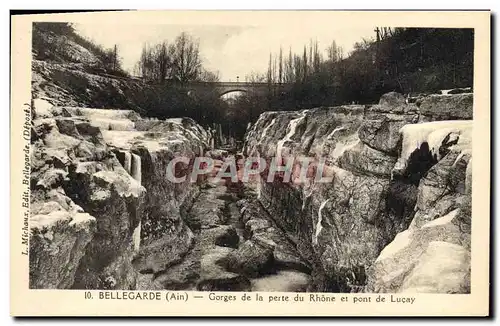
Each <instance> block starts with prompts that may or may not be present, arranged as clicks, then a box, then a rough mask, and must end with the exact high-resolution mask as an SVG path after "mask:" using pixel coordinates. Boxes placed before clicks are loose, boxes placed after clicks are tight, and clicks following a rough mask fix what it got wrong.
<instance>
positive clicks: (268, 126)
mask: <svg viewBox="0 0 500 326" xmlns="http://www.w3.org/2000/svg"><path fill="white" fill-rule="evenodd" d="M275 123H276V118H274V119H273V120H271V123H270V124H268V125H267V126H266V127H265V128H264V130H263V131H262V134H261V135H260V139H261V140H262V139H264V138H265V137H266V134H267V131H268V130H269V128H271V127H272V126H273V125H274V124H275Z"/></svg>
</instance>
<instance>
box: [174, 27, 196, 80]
mask: <svg viewBox="0 0 500 326" xmlns="http://www.w3.org/2000/svg"><path fill="white" fill-rule="evenodd" d="M173 48H174V61H173V66H174V71H173V75H174V77H175V78H177V79H178V80H179V81H180V82H181V83H186V82H189V81H191V80H196V79H197V78H198V75H199V74H200V71H201V58H200V49H199V41H197V40H194V39H193V38H192V37H191V36H190V35H189V34H187V33H185V32H182V33H181V34H180V35H179V36H177V38H176V39H175V42H174V45H173Z"/></svg>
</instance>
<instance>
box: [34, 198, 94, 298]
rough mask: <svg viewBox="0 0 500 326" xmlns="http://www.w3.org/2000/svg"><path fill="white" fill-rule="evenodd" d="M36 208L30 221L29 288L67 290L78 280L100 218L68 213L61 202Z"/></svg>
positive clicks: (48, 203) (76, 212)
mask: <svg viewBox="0 0 500 326" xmlns="http://www.w3.org/2000/svg"><path fill="white" fill-rule="evenodd" d="M34 209H35V212H34V213H33V215H32V217H31V221H30V230H31V235H30V242H29V243H30V249H29V253H30V264H29V269H30V271H29V287H30V288H31V289H67V288H70V287H71V286H72V285H73V283H74V280H75V274H76V272H77V269H78V266H79V264H80V261H81V259H82V257H83V255H84V254H85V247H86V246H87V245H88V244H89V243H90V242H91V241H92V239H93V237H94V235H95V232H96V219H95V218H94V217H93V216H91V215H89V214H87V213H84V212H82V211H80V212H78V211H76V210H74V211H69V212H68V211H66V210H65V209H64V208H63V207H62V206H61V205H60V204H58V203H57V202H46V203H45V204H44V205H43V207H40V208H39V209H36V208H34Z"/></svg>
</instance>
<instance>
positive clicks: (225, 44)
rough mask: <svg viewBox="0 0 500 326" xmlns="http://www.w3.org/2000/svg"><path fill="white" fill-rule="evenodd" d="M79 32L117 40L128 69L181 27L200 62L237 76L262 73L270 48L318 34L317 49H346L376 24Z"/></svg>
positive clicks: (86, 26) (294, 45)
mask: <svg viewBox="0 0 500 326" xmlns="http://www.w3.org/2000/svg"><path fill="white" fill-rule="evenodd" d="M75 27H76V30H77V32H79V33H80V34H81V35H83V36H85V37H88V38H90V39H92V40H94V41H95V42H97V43H98V44H101V45H103V46H104V47H107V48H111V47H112V46H114V45H115V44H117V46H118V49H119V54H120V56H121V58H122V62H123V67H124V68H125V69H126V70H128V71H129V72H132V70H133V67H134V65H135V63H136V62H137V60H138V59H139V57H140V54H141V49H142V46H143V44H144V43H149V44H155V43H158V42H160V41H162V40H167V41H173V40H174V39H175V37H176V36H177V35H179V34H180V33H181V32H183V31H185V32H187V33H189V34H190V35H191V36H193V37H194V38H195V39H198V40H199V42H200V53H201V56H202V63H203V66H204V67H205V68H206V69H208V70H210V71H218V72H219V76H220V80H221V81H236V76H239V78H240V81H243V80H244V79H245V76H246V75H249V74H250V73H254V72H255V73H265V72H266V70H267V65H268V61H269V53H270V52H273V53H279V49H280V46H282V47H283V50H284V53H286V54H288V49H289V48H290V47H291V49H292V52H297V53H302V50H303V46H304V45H305V44H309V41H310V40H311V39H312V40H316V41H317V42H318V45H319V50H320V51H322V53H323V55H324V56H325V57H326V48H327V47H328V46H329V45H330V44H331V42H332V40H335V42H336V44H337V46H341V47H342V48H343V49H344V53H345V54H348V53H349V51H351V50H352V48H353V44H354V43H355V42H357V41H361V40H362V39H363V38H367V39H369V38H373V37H374V36H375V32H374V27H372V26H363V25H360V24H358V25H355V24H352V25H351V26H349V28H342V27H339V28H336V27H332V26H328V28H326V27H325V24H323V23H322V22H321V21H318V23H317V24H311V23H309V24H307V25H304V24H301V22H300V21H294V22H289V23H283V24H272V25H249V24H245V25H237V24H233V25H228V24H220V25H217V24H212V25H196V24H162V23H160V24H149V23H141V24H137V23H132V24H127V23H126V22H121V23H120V24H116V23H114V24H109V23H96V22H92V23H77V24H75Z"/></svg>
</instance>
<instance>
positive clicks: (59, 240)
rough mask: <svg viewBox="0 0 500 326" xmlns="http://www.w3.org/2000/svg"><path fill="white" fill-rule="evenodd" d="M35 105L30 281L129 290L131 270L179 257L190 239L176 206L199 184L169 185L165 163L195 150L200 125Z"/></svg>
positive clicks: (198, 150)
mask: <svg viewBox="0 0 500 326" xmlns="http://www.w3.org/2000/svg"><path fill="white" fill-rule="evenodd" d="M34 103H35V108H34V109H35V110H34V120H33V121H34V122H33V130H32V150H31V158H32V160H31V162H32V173H31V190H32V196H31V212H32V217H31V224H30V225H31V237H30V286H31V287H32V288H92V289H96V288H100V289H102V288H104V289H112V288H117V289H135V288H136V282H137V277H138V272H149V273H154V272H157V271H161V270H164V269H165V268H167V267H168V266H170V265H172V264H174V263H176V262H178V261H179V259H180V257H182V255H183V254H185V253H186V252H187V251H188V250H189V248H190V246H191V245H192V241H193V235H192V232H191V231H190V229H189V228H188V227H187V226H186V225H185V223H184V222H183V220H182V219H181V218H180V212H181V211H182V210H183V209H186V208H185V206H189V205H190V203H191V201H192V198H193V197H194V196H196V192H197V189H198V188H197V186H196V184H191V183H189V182H185V183H183V184H173V183H168V182H167V178H166V177H165V174H166V173H167V168H166V167H167V164H168V163H169V162H170V160H171V159H172V157H173V156H174V154H181V155H184V156H186V157H194V156H198V155H202V152H203V151H204V150H206V147H207V133H206V132H205V131H204V130H203V128H201V127H200V126H198V125H197V124H196V123H195V122H194V121H192V120H191V119H172V120H167V121H157V120H142V119H141V118H140V116H139V115H138V114H136V113H135V112H133V111H119V110H97V109H85V108H72V107H54V106H52V105H50V103H49V102H47V101H44V100H43V99H37V100H35V101H34ZM184 168H185V169H186V170H189V169H190V167H189V165H188V166H184Z"/></svg>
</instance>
